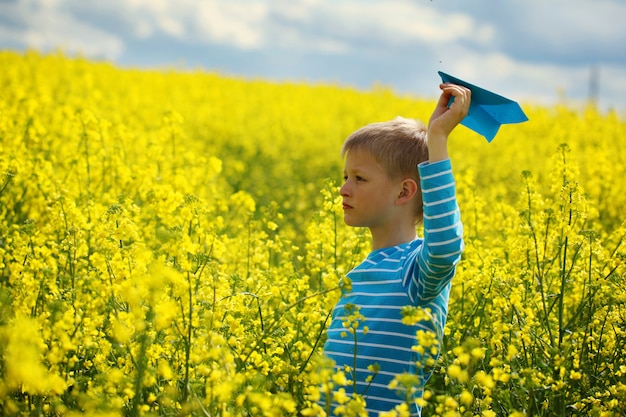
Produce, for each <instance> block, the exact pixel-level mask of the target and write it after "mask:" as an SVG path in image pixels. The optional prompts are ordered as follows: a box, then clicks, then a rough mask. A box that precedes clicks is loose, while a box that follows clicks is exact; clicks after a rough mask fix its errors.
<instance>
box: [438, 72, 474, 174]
mask: <svg viewBox="0 0 626 417" xmlns="http://www.w3.org/2000/svg"><path fill="white" fill-rule="evenodd" d="M439 88H441V91H442V93H441V96H440V97H439V102H438V103H437V107H435V110H434V111H433V114H432V116H430V121H429V122H428V149H429V159H430V161H431V162H434V161H438V160H441V159H446V158H447V157H448V151H447V140H448V135H449V134H450V132H452V130H453V129H454V128H455V127H456V126H457V125H458V124H459V123H460V122H461V120H463V119H464V118H465V116H467V113H468V111H469V105H470V101H471V99H472V93H471V92H470V90H469V89H468V88H465V87H463V86H460V85H456V84H450V83H445V84H439ZM451 97H454V102H452V104H451V105H450V107H448V103H449V102H450V98H451Z"/></svg>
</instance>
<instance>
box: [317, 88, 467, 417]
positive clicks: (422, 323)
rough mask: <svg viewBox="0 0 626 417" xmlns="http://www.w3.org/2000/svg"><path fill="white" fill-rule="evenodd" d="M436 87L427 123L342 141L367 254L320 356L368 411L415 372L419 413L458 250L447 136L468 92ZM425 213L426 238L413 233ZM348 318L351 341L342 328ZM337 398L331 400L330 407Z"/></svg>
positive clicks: (351, 211) (389, 404) (346, 203)
mask: <svg viewBox="0 0 626 417" xmlns="http://www.w3.org/2000/svg"><path fill="white" fill-rule="evenodd" d="M440 88H441V90H442V94H441V96H440V98H439V102H438V103H437V106H436V108H435V110H434V112H433V114H432V116H431V118H430V121H429V124H428V128H427V129H426V127H425V126H424V125H423V124H421V123H418V122H416V121H414V120H409V119H403V118H397V119H395V120H392V121H389V122H383V123H373V124H370V125H367V126H365V127H363V128H361V129H359V130H357V131H356V132H354V133H353V134H352V135H350V137H348V139H347V140H346V142H345V143H344V146H343V148H342V156H345V169H344V180H345V182H344V184H343V186H342V187H341V190H340V192H341V196H342V197H343V209H344V220H345V222H346V224H348V225H350V226H355V227H367V228H369V230H370V232H371V238H372V252H371V253H370V254H369V255H368V256H367V258H366V259H365V261H363V263H361V264H360V265H359V266H357V267H356V268H354V269H353V270H352V271H350V272H349V273H348V277H349V278H350V280H351V283H352V285H351V291H349V292H347V293H345V294H343V296H342V298H341V300H340V301H339V302H338V303H337V305H336V306H335V308H334V310H333V318H332V322H331V324H330V326H329V329H328V340H327V341H326V343H325V345H324V354H325V355H326V356H328V357H330V358H331V359H333V360H334V361H335V366H336V369H338V370H344V371H346V375H347V377H348V379H350V380H351V381H355V382H356V393H357V394H360V395H362V396H363V397H364V399H365V400H366V402H367V407H366V408H367V411H368V413H369V416H370V417H373V416H378V414H379V413H380V412H382V411H390V410H392V409H393V408H394V407H395V406H397V405H399V404H401V403H404V402H406V395H399V394H398V392H397V391H396V390H394V389H392V388H390V387H389V383H390V382H391V381H392V380H393V379H394V377H396V376H397V375H401V374H405V373H409V374H413V375H415V376H416V377H417V384H416V385H415V388H414V390H413V392H411V393H410V395H409V398H410V399H411V401H410V402H411V403H412V405H411V407H412V408H411V415H416V416H419V415H420V411H421V410H420V408H419V407H418V406H417V405H416V404H415V401H414V399H416V398H419V397H420V396H421V394H422V392H423V386H424V384H425V383H426V381H427V380H428V378H429V377H430V374H431V372H432V364H433V360H432V359H436V357H437V356H438V354H439V352H438V343H437V341H440V340H441V338H442V337H443V328H444V326H445V323H446V318H447V314H448V297H449V292H450V282H451V280H452V277H453V276H454V274H455V269H456V264H457V263H458V262H459V260H460V258H461V252H462V251H463V238H462V233H463V227H462V224H461V220H460V214H459V208H458V205H457V200H456V192H455V182H454V177H453V175H452V171H451V165H450V160H449V159H448V150H447V149H448V148H447V140H448V135H449V134H450V132H452V130H453V129H454V128H455V127H456V126H457V124H459V123H460V122H461V120H462V119H463V118H464V117H465V116H466V115H467V113H468V109H469V103H470V99H471V97H470V91H469V90H468V89H466V88H465V87H462V86H458V85H454V84H448V83H446V84H441V85H440ZM451 97H454V101H453V103H452V104H451V105H450V106H449V107H448V103H449V101H450V98H451ZM418 171H419V172H418ZM422 221H423V225H424V237H423V239H421V238H418V236H417V233H416V225H417V224H418V223H420V222H422ZM405 306H415V307H418V308H420V309H422V311H424V312H425V313H426V314H425V316H426V319H421V320H419V321H418V322H417V324H411V325H407V324H404V323H403V322H402V314H401V310H402V309H403V307H405ZM355 313H360V316H359V314H355ZM358 317H362V318H361V319H360V321H359V319H358ZM355 320H357V321H359V323H358V327H357V329H356V336H357V340H356V341H355V338H354V335H353V334H351V333H349V331H348V330H349V329H347V328H346V327H345V326H346V325H349V323H348V322H350V321H352V322H353V323H354V321H355ZM418 331H422V332H419V333H420V334H422V335H427V336H428V335H431V336H432V335H436V337H433V338H432V339H434V340H435V342H434V343H433V344H431V345H430V346H421V347H420V345H419V342H418V339H419V340H422V341H424V340H425V339H428V337H426V338H424V337H417V336H416V334H417V333H418ZM423 331H427V332H429V333H423ZM433 348H434V350H433ZM429 358H430V359H431V360H430V363H429V361H428V359H429ZM372 377H373V378H372ZM352 387H353V385H352V383H351V384H349V386H347V387H345V389H346V392H347V393H352V391H353V388H352ZM330 400H331V402H332V398H331V399H330ZM337 405H338V404H337V403H332V404H331V413H333V411H332V410H334V409H335V407H336V406H337Z"/></svg>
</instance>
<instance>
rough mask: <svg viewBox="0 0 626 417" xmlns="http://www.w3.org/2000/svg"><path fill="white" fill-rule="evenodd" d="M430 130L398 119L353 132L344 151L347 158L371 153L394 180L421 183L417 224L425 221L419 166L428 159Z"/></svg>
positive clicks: (344, 146)
mask: <svg viewBox="0 0 626 417" xmlns="http://www.w3.org/2000/svg"><path fill="white" fill-rule="evenodd" d="M426 133H427V128H426V125H424V123H422V122H420V121H418V120H414V119H407V118H404V117H400V116H398V117H396V118H395V119H394V120H390V121H387V122H378V123H370V124H369V125H366V126H364V127H362V128H360V129H358V130H357V131H355V132H354V133H352V134H351V135H350V136H348V138H347V139H346V141H345V142H344V144H343V147H342V148H341V156H342V157H344V156H345V155H346V154H347V153H349V152H350V151H352V150H359V151H366V152H368V153H370V154H371V155H372V156H373V157H374V159H375V160H376V162H378V163H379V164H380V165H381V166H382V167H383V168H384V169H385V170H386V171H387V174H388V175H389V176H390V178H392V179H400V178H412V179H414V180H415V181H416V182H417V184H418V192H417V196H416V197H417V198H416V200H417V201H416V207H415V209H416V221H417V222H421V221H422V219H423V214H424V212H423V207H422V204H423V203H422V192H421V188H420V187H419V183H420V182H419V174H418V171H417V165H419V164H420V163H422V162H424V161H427V160H428V142H427V140H426Z"/></svg>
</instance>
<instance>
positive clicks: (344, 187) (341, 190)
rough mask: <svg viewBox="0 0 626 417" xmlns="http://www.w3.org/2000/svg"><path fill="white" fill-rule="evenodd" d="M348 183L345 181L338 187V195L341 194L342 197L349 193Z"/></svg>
mask: <svg viewBox="0 0 626 417" xmlns="http://www.w3.org/2000/svg"><path fill="white" fill-rule="evenodd" d="M347 185H348V183H347V182H345V183H344V184H343V185H342V186H341V188H339V195H341V196H342V197H347V196H348V195H349V192H348V187H347Z"/></svg>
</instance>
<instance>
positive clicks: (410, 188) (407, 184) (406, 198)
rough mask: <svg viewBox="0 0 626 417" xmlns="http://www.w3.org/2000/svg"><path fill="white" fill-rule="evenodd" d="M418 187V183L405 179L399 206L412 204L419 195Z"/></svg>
mask: <svg viewBox="0 0 626 417" xmlns="http://www.w3.org/2000/svg"><path fill="white" fill-rule="evenodd" d="M417 187H418V185H417V182H416V181H415V180H414V179H413V178H405V179H403V180H402V183H401V188H400V193H399V194H398V199H397V201H398V204H406V203H408V202H410V201H411V200H412V199H413V197H415V194H416V193H417Z"/></svg>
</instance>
